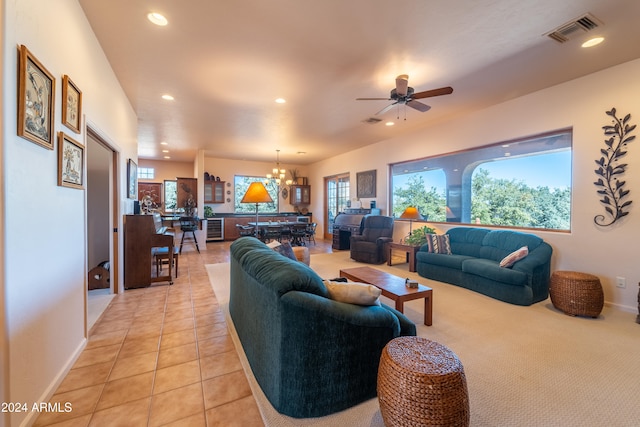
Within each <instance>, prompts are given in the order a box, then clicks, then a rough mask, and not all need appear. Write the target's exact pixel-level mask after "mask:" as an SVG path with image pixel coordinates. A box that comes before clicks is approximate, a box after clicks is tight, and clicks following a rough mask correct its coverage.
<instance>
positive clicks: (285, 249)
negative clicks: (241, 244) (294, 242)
mask: <svg viewBox="0 0 640 427" xmlns="http://www.w3.org/2000/svg"><path fill="white" fill-rule="evenodd" d="M267 246H269V247H270V248H271V249H273V250H274V251H276V252H278V253H279V254H280V255H284V256H286V257H287V258H291V259H292V260H294V261H298V258H297V257H296V254H295V253H293V248H292V247H291V243H289V242H284V243H280V242H278V241H276V240H274V241H273V242H269V243H267Z"/></svg>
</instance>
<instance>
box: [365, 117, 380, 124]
mask: <svg viewBox="0 0 640 427" xmlns="http://www.w3.org/2000/svg"><path fill="white" fill-rule="evenodd" d="M381 121H382V119H379V118H377V117H368V118H366V119H364V120H363V121H362V122H363V123H369V124H370V125H375V124H376V123H380V122H381Z"/></svg>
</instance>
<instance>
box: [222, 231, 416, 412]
mask: <svg viewBox="0 0 640 427" xmlns="http://www.w3.org/2000/svg"><path fill="white" fill-rule="evenodd" d="M337 273H338V272H337V271H336V276H337ZM328 296H329V293H328V291H327V288H326V287H325V285H324V283H323V282H322V279H321V278H320V277H319V276H318V275H317V274H316V273H315V272H314V271H313V270H312V269H311V268H309V267H308V266H307V265H305V264H303V263H300V262H296V261H293V260H291V259H289V258H287V257H285V256H282V255H280V254H279V253H277V252H274V251H273V250H271V249H269V248H268V247H267V246H266V245H265V244H264V243H262V242H260V241H258V240H257V239H255V238H253V237H241V238H240V239H238V240H236V241H235V242H233V243H232V244H231V289H230V300H229V312H230V315H231V319H232V320H233V324H234V326H235V329H236V331H237V333H238V337H239V338H240V342H241V343H242V347H243V349H244V352H245V354H246V356H247V359H248V361H249V364H250V365H251V370H252V372H253V374H254V376H255V378H256V380H257V382H258V383H259V384H260V387H261V388H262V391H263V392H264V394H265V395H266V397H267V398H268V399H269V402H271V404H272V405H273V407H274V408H275V409H276V410H277V411H278V412H280V413H282V414H285V415H288V416H291V417H295V418H308V417H319V416H324V415H328V414H331V413H334V412H338V411H341V410H344V409H346V408H349V407H351V406H354V405H356V404H358V403H361V402H363V401H365V400H368V399H371V398H373V397H375V396H376V379H377V373H378V364H379V361H380V355H381V354H382V349H383V348H384V346H385V345H386V344H387V343H388V342H389V341H390V340H392V339H393V338H395V337H398V336H400V335H415V334H416V326H415V324H414V323H413V322H411V321H410V320H409V319H408V318H406V317H405V316H404V315H403V314H402V313H400V312H398V311H396V310H394V309H392V308H390V307H386V306H384V305H382V306H360V305H354V304H347V303H342V302H338V301H334V300H331V299H329V297H328Z"/></svg>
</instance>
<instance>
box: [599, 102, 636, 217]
mask: <svg viewBox="0 0 640 427" xmlns="http://www.w3.org/2000/svg"><path fill="white" fill-rule="evenodd" d="M607 115H608V116H611V117H612V119H613V120H612V122H613V125H611V126H603V127H602V129H603V130H604V136H605V138H608V139H605V141H604V143H605V145H606V146H607V148H602V149H601V150H600V153H601V154H602V157H600V160H596V164H597V165H598V169H596V170H595V173H596V175H598V177H599V178H598V180H597V181H596V182H594V184H595V186H596V187H598V194H599V195H600V196H602V198H601V199H600V202H601V203H602V204H604V209H605V210H606V211H607V214H609V217H610V218H609V219H607V217H605V215H596V216H595V217H594V218H593V221H594V222H595V223H596V224H597V225H600V226H603V227H606V226H609V225H612V224H613V223H614V222H616V221H617V220H619V219H620V218H622V217H624V216H626V215H628V214H629V211H628V210H627V209H628V207H629V205H631V200H627V201H625V200H624V199H625V198H626V197H627V196H628V195H629V190H625V189H624V186H625V184H626V181H623V180H622V179H621V177H620V175H622V174H624V171H625V169H626V167H627V164H626V163H620V159H621V158H622V157H624V156H625V155H626V154H627V144H629V143H630V142H631V141H633V140H634V139H635V138H636V137H635V135H629V134H630V133H631V132H633V130H634V129H635V128H636V125H629V120H630V119H631V114H627V115H626V116H625V117H624V119H622V120H620V119H619V118H618V117H616V109H615V108H612V109H611V111H607Z"/></svg>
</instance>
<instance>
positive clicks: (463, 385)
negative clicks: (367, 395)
mask: <svg viewBox="0 0 640 427" xmlns="http://www.w3.org/2000/svg"><path fill="white" fill-rule="evenodd" d="M378 401H379V402H380V414H381V415H382V419H383V420H384V423H385V425H386V426H387V427H391V426H411V427H416V426H468V425H469V419H470V413H469V392H468V390H467V380H466V377H465V374H464V368H463V367H462V363H460V360H459V359H458V357H457V356H456V355H455V354H454V353H453V352H452V351H451V350H449V349H448V348H447V347H445V346H443V345H441V344H438V343H437V342H435V341H430V340H428V339H426V338H421V337H399V338H395V339H393V340H391V341H390V342H389V343H388V344H387V345H386V346H385V348H384V349H383V350H382V356H381V358H380V368H379V370H378Z"/></svg>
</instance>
